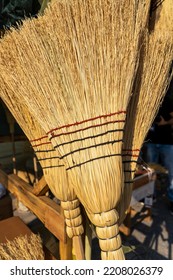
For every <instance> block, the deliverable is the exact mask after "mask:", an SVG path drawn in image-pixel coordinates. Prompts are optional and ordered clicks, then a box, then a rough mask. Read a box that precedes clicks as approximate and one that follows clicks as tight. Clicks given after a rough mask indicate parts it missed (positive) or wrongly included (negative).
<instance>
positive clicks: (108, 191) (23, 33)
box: [1, 0, 150, 259]
mask: <svg viewBox="0 0 173 280" xmlns="http://www.w3.org/2000/svg"><path fill="white" fill-rule="evenodd" d="M149 4H150V1H149V0H143V1H137V0H136V1H135V0H128V1H127V0H123V1H119V2H118V3H117V2H116V1H113V0H111V1H110V0H109V1H108V0H104V1H103V0H91V1H87V0H84V1H81V0H73V1H68V2H67V1H57V2H56V3H55V6H54V5H49V8H48V9H47V10H46V11H45V16H43V17H42V18H39V19H38V20H32V21H27V22H26V23H24V25H23V28H22V29H21V30H20V32H16V31H14V32H12V33H11V34H10V35H8V36H7V37H6V39H5V40H4V47H5V44H8V45H13V48H12V50H11V53H10V55H9V54H8V50H7V54H6V49H5V50H3V51H4V53H5V54H4V58H5V59H4V64H5V65H6V67H7V69H8V70H9V73H8V74H9V75H10V76H11V77H10V79H12V80H15V79H18V77H21V80H20V91H19V92H18V94H19V96H22V97H23V98H24V99H25V101H26V103H27V106H28V107H29V108H30V110H31V111H32V112H33V114H34V116H35V118H37V119H38V121H40V123H41V125H42V127H43V128H44V130H45V131H46V132H50V133H48V135H49V138H50V139H51V141H52V143H53V146H54V147H56V149H57V150H58V151H59V153H60V155H61V157H62V158H63V161H64V162H65V165H66V168H67V170H68V178H69V180H70V182H71V183H72V185H73V187H74V190H75V192H76V194H77V195H78V197H79V199H80V201H81V202H82V203H83V205H84V206H85V208H86V210H87V213H88V214H89V217H90V219H91V221H92V222H93V223H95V224H97V225H98V227H101V225H103V227H105V228H106V231H105V232H104V239H105V241H103V240H101V239H100V247H101V249H102V257H103V258H107V259H109V258H115V259H116V258H124V257H123V252H122V249H121V244H120V243H121V242H120V239H119V236H118V233H117V235H115V232H118V231H117V230H115V231H113V229H112V227H113V228H116V229H117V227H118V226H117V220H118V214H117V212H116V211H115V210H113V209H114V208H115V206H116V205H117V203H118V202H119V199H120V196H121V193H122V190H123V184H122V175H123V173H122V161H121V149H122V136H123V128H124V122H125V111H126V108H127V105H128V102H129V99H130V96H131V94H132V85H133V80H134V76H135V73H136V68H137V64H138V47H139V42H140V36H141V30H143V28H144V27H145V25H146V21H147V17H148V11H149ZM55 26H58V29H55ZM3 51H2V48H1V54H2V55H3ZM8 55H9V56H10V57H11V61H8V63H7V61H6V58H7V57H8ZM31 61H32V63H31ZM13 64H14V65H15V73H14V71H13V69H14V67H13ZM10 69H11V70H12V71H13V72H12V71H10ZM31 73H32V79H31ZM62 126H63V127H62ZM55 128H57V129H56V131H57V135H56V134H55V131H54V132H52V131H51V130H52V129H55ZM71 129H74V131H73V130H71ZM99 219H101V222H99ZM108 221H109V222H108ZM98 232H99V231H98ZM110 251H111V252H110Z"/></svg>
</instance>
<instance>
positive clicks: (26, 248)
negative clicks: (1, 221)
mask: <svg viewBox="0 0 173 280" xmlns="http://www.w3.org/2000/svg"><path fill="white" fill-rule="evenodd" d="M44 259H45V256H44V251H43V244H42V240H41V237H40V236H39V235H38V234H34V233H31V234H30V235H24V236H23V235H21V236H17V237H15V238H14V239H13V240H12V241H10V240H7V242H6V243H0V260H44Z"/></svg>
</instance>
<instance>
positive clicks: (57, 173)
mask: <svg viewBox="0 0 173 280" xmlns="http://www.w3.org/2000/svg"><path fill="white" fill-rule="evenodd" d="M3 75H5V76H3ZM9 85H10V86H11V87H12V89H11V88H10V87H9ZM18 90H19V89H18V87H17V86H16V84H15V83H14V84H12V82H11V83H8V77H7V76H6V69H3V67H1V74H0V97H1V98H2V99H3V101H4V102H5V104H6V105H7V107H8V109H9V110H10V111H11V113H12V114H13V116H14V118H15V119H16V121H17V122H18V124H19V125H20V127H21V128H22V130H23V131H24V133H25V135H26V136H27V137H28V139H29V141H31V142H30V143H31V145H32V147H33V149H34V151H35V154H36V156H37V158H38V161H39V162H40V164H41V167H42V169H43V174H44V177H45V180H46V182H47V184H48V186H49V188H50V190H51V191H52V193H53V194H54V195H55V197H57V198H58V199H59V200H61V201H67V202H63V203H62V205H61V206H62V208H63V209H65V210H66V211H64V215H65V218H67V219H68V220H66V221H67V223H66V225H67V227H66V231H67V234H68V236H69V237H70V238H72V237H73V236H76V235H81V234H82V233H83V226H82V216H81V214H80V203H79V201H78V199H77V198H76V194H75V193H74V190H73V189H70V186H69V184H68V178H67V174H66V170H65V167H64V165H63V162H62V160H61V161H60V159H59V157H58V153H57V151H56V150H55V149H54V148H53V146H52V144H51V142H50V141H49V140H48V137H47V136H46V134H45V132H44V130H43V129H42V128H41V126H40V124H39V123H38V122H37V121H36V120H35V119H34V117H33V116H32V114H31V113H30V112H29V110H28V108H27V106H26V105H25V104H23V103H22V101H23V100H22V99H21V98H19V97H18V94H17V93H18ZM33 139H38V140H34V141H33Z"/></svg>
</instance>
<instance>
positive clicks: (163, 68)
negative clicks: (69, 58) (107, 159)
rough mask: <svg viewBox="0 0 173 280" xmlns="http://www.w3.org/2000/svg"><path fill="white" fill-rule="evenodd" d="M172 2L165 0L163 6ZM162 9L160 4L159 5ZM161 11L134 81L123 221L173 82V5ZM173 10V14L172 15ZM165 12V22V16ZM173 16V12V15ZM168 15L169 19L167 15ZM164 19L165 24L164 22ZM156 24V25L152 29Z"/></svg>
mask: <svg viewBox="0 0 173 280" xmlns="http://www.w3.org/2000/svg"><path fill="white" fill-rule="evenodd" d="M166 3H169V0H165V1H164V2H163V3H162V5H163V6H164V4H165V5H166ZM159 8H160V7H159ZM169 8H170V7H169V5H168V6H167V10H164V14H163V15H162V10H161V11H160V18H159V19H158V20H156V22H155V23H156V26H155V25H153V18H152V17H151V21H150V22H149V30H151V31H150V33H149V32H148V33H147V34H146V36H145V43H144V45H143V48H142V49H141V57H140V63H139V69H138V71H137V77H136V80H135V84H134V90H133V95H132V99H131V101H130V104H129V107H128V112H127V119H126V125H125V132H124V146H123V149H124V150H123V153H124V157H123V163H124V172H125V173H124V177H125V188H124V193H123V197H122V200H121V201H120V205H119V207H118V212H119V213H120V223H121V222H122V221H123V220H124V217H125V212H126V210H127V209H128V207H129V204H130V200H131V193H132V187H133V183H132V180H133V178H134V174H135V170H136V165H137V163H136V161H137V159H138V156H139V151H140V149H141V147H142V144H143V141H144V139H145V136H146V134H147V132H148V130H149V128H150V126H151V124H152V122H153V120H154V118H155V116H156V114H157V111H158V109H159V107H160V105H161V103H162V101H163V98H164V96H165V93H166V89H167V87H168V84H169V82H170V68H171V64H172V61H173V32H172V26H173V17H172V18H171V10H172V9H171V8H170V9H169ZM169 11H170V15H169V16H168V14H169ZM164 15H165V22H164V20H163V18H164V17H163V16H164ZM172 15H173V14H172ZM167 16H168V18H169V21H167V19H166V17H167ZM159 21H161V22H162V26H161V24H160V22H159ZM151 25H152V28H151Z"/></svg>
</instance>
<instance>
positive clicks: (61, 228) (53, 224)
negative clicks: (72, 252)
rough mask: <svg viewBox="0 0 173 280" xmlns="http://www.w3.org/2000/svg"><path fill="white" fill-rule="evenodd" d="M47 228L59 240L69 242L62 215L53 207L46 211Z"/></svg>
mask: <svg viewBox="0 0 173 280" xmlns="http://www.w3.org/2000/svg"><path fill="white" fill-rule="evenodd" d="M45 227H46V228H48V229H49V230H50V231H51V232H52V233H53V234H54V235H55V236H56V237H57V238H58V239H59V240H61V241H63V242H64V243H66V242H67V238H66V232H65V221H64V219H62V215H61V214H60V213H58V212H57V211H55V210H54V209H53V208H51V207H49V208H48V207H47V209H46V211H45Z"/></svg>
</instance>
